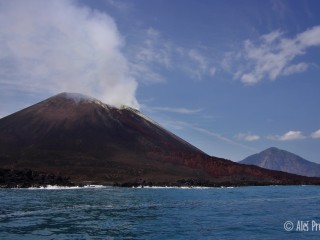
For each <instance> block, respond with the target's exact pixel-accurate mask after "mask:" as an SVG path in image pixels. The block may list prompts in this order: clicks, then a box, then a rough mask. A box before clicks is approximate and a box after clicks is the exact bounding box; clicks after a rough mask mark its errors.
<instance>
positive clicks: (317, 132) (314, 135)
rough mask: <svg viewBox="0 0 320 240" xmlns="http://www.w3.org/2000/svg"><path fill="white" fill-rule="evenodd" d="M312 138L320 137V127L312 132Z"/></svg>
mask: <svg viewBox="0 0 320 240" xmlns="http://www.w3.org/2000/svg"><path fill="white" fill-rule="evenodd" d="M310 136H311V137H312V138H320V129H319V130H317V131H315V132H313V133H311V135H310Z"/></svg>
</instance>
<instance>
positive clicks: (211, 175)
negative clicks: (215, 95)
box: [0, 93, 320, 186]
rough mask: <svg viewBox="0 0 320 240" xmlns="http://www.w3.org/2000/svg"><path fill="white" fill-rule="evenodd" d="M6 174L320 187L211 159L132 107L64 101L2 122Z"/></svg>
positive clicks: (68, 97) (68, 96) (1, 158)
mask: <svg viewBox="0 0 320 240" xmlns="http://www.w3.org/2000/svg"><path fill="white" fill-rule="evenodd" d="M0 168H5V169H12V170H18V169H31V170H33V171H41V172H50V173H53V174H57V175H63V176H69V177H70V179H71V180H72V181H73V182H76V183H83V184H85V183H99V184H105V185H113V184H120V185H135V184H150V185H151V184H153V185H207V186H221V185H236V186H238V185H269V184H319V183H320V179H318V178H308V177H302V176H298V175H294V174H288V173H283V172H278V171H271V170H266V169H262V168H259V167H256V166H247V165H242V164H239V163H234V162H231V161H228V160H224V159H220V158H216V157H211V156H208V155H207V154H205V153H204V152H202V151H201V150H199V149H198V148H196V147H194V146H192V145H191V144H189V143H188V142H186V141H184V140H183V139H181V138H179V137H178V136H176V135H174V134H173V133H171V132H169V131H167V130H166V129H164V128H162V127H161V126H160V125H159V124H157V123H156V122H154V121H152V120H151V119H149V118H148V117H146V116H145V115H143V114H142V113H141V112H139V111H138V110H136V109H133V108H130V107H126V106H123V107H120V108H117V107H113V106H110V105H107V104H104V103H102V102H101V101H99V100H97V99H95V98H92V97H88V96H85V95H81V94H77V93H61V94H58V95H56V96H53V97H51V98H48V99H46V100H44V101H42V102H40V103H37V104H35V105H33V106H30V107H28V108H26V109H23V110H21V111H19V112H16V113H14V114H12V115H9V116H7V117H4V118H2V119H0Z"/></svg>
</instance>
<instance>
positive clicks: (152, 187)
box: [132, 186, 210, 189]
mask: <svg viewBox="0 0 320 240" xmlns="http://www.w3.org/2000/svg"><path fill="white" fill-rule="evenodd" d="M132 188H151V189H209V188H210V187H198V186H190V187H187V186H184V187H177V186H176V187H175V186H138V187H132Z"/></svg>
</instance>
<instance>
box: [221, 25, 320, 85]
mask: <svg viewBox="0 0 320 240" xmlns="http://www.w3.org/2000/svg"><path fill="white" fill-rule="evenodd" d="M317 46H320V26H315V27H313V28H310V29H307V30H306V31H304V32H302V33H299V34H297V35H296V36H295V37H292V38H286V37H284V33H283V32H281V31H278V30H277V31H273V32H271V33H269V34H265V35H262V36H261V37H260V38H259V40H258V41H252V40H246V41H245V42H244V50H242V51H240V52H238V53H228V54H226V56H225V58H224V60H223V61H222V67H223V68H224V69H225V70H227V71H231V72H233V74H234V78H236V79H240V80H241V81H242V82H243V83H245V84H255V83H257V82H259V81H261V80H263V79H270V80H275V79H276V78H278V77H279V76H281V75H291V74H294V73H299V72H303V71H306V70H307V68H308V66H309V65H308V64H307V63H305V62H298V63H294V61H295V59H297V57H298V56H301V55H304V54H306V51H307V50H308V49H309V48H311V47H317ZM238 63H239V64H238Z"/></svg>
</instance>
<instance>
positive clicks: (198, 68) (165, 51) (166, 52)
mask: <svg viewBox="0 0 320 240" xmlns="http://www.w3.org/2000/svg"><path fill="white" fill-rule="evenodd" d="M140 35H141V36H143V37H141V41H139V42H137V43H136V44H135V45H134V46H132V47H131V48H129V49H128V52H129V54H128V55H129V58H130V60H131V61H130V68H131V72H132V73H133V75H134V76H135V77H136V78H137V79H139V81H142V82H146V83H159V82H163V81H165V77H163V76H162V75H160V74H159V72H166V71H168V72H173V71H178V72H180V73H183V74H184V75H186V76H187V77H189V78H192V79H196V80H202V79H203V78H204V77H205V76H211V77H212V76H214V75H215V73H216V68H215V66H214V65H213V63H212V61H211V60H210V58H209V57H208V54H207V53H205V52H204V51H203V50H202V49H201V48H186V47H182V46H178V45H177V44H175V43H173V42H171V41H169V40H167V39H166V38H165V37H164V36H163V35H162V34H161V32H159V31H158V30H156V29H154V28H149V29H147V30H145V31H144V32H142V33H141V34H140Z"/></svg>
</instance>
